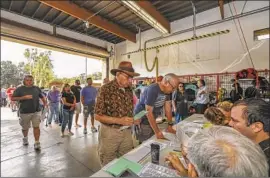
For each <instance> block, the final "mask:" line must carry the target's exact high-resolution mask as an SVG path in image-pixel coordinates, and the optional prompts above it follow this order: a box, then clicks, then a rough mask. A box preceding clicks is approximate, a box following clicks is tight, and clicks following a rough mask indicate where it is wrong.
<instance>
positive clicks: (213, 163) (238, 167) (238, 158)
mask: <svg viewBox="0 0 270 178" xmlns="http://www.w3.org/2000/svg"><path fill="white" fill-rule="evenodd" d="M184 150H186V153H185V151H184V154H183V157H184V160H185V162H186V164H187V168H185V167H184V165H183V163H182V162H181V161H180V160H179V158H178V156H177V155H175V154H173V153H170V154H169V155H168V156H167V157H166V158H165V159H166V160H167V161H169V162H170V163H169V164H170V165H171V166H172V168H174V169H175V170H177V172H178V174H179V175H181V176H183V177H267V175H268V173H267V171H268V165H267V160H266V157H265V155H264V154H263V151H262V150H261V149H260V147H259V146H258V145H257V144H255V143H254V142H252V141H251V140H250V139H248V138H247V137H245V136H243V135H242V134H241V133H239V132H237V131H236V130H234V129H233V128H230V127H223V126H213V127H210V128H209V129H202V130H200V131H199V132H198V133H196V134H195V135H194V136H192V137H191V139H190V140H189V141H188V145H187V148H185V149H184Z"/></svg>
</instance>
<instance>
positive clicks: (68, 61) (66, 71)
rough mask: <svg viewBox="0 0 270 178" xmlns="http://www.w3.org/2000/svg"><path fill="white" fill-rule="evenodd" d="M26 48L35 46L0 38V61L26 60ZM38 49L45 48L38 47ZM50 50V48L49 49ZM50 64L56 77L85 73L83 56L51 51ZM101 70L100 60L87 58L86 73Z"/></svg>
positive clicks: (16, 62) (15, 61) (14, 61)
mask: <svg viewBox="0 0 270 178" xmlns="http://www.w3.org/2000/svg"><path fill="white" fill-rule="evenodd" d="M26 48H36V47H33V46H29V45H23V44H19V43H14V42H9V41H4V40H1V61H12V62H13V63H15V64H18V63H19V62H23V61H24V62H26V61H27V60H26V58H25V57H24V55H23V53H24V51H25V49H26ZM38 49H39V50H40V51H42V50H46V49H42V48H38ZM50 51H52V50H50ZM51 59H52V64H53V66H54V69H53V71H54V74H55V75H56V76H57V77H60V78H62V77H68V78H69V77H75V76H78V75H80V74H82V73H85V57H82V56H76V55H72V54H67V53H63V52H58V51H52V54H51ZM94 72H102V62H101V61H100V60H97V59H91V58H88V61H87V74H92V73H94Z"/></svg>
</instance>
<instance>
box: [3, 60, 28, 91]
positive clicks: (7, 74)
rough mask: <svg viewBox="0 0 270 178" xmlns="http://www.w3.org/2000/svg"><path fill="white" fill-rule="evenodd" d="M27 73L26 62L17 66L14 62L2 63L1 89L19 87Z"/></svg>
mask: <svg viewBox="0 0 270 178" xmlns="http://www.w3.org/2000/svg"><path fill="white" fill-rule="evenodd" d="M26 73H27V71H26V70H25V64H24V62H20V63H19V64H18V65H15V64H13V63H12V61H1V87H5V88H7V87H9V86H10V85H14V86H18V85H19V84H21V82H22V79H23V77H24V75H25V74H26Z"/></svg>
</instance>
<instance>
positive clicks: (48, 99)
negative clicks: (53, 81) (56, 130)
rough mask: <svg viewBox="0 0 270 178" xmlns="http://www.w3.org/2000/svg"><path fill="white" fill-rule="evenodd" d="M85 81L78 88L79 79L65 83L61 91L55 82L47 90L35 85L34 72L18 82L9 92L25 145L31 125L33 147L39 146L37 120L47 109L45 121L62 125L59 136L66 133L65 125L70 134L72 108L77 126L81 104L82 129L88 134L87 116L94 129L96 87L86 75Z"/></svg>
mask: <svg viewBox="0 0 270 178" xmlns="http://www.w3.org/2000/svg"><path fill="white" fill-rule="evenodd" d="M87 83H88V85H87V86H85V87H84V88H81V86H80V81H79V80H76V81H75V85H74V86H71V87H70V85H69V84H65V85H64V86H63V88H62V91H61V92H60V91H59V90H58V89H57V87H56V86H52V88H51V91H49V92H48V93H46V92H44V88H42V90H41V89H40V88H39V87H37V86H35V85H34V83H33V76H31V75H26V76H25V77H24V79H23V85H22V86H19V87H18V88H16V89H15V90H14V92H13V93H12V95H11V96H10V97H11V100H12V101H13V102H18V103H19V111H18V113H19V114H18V116H19V123H20V125H21V127H22V133H23V145H28V144H29V142H28V131H29V128H30V127H31V125H32V127H33V131H34V137H35V143H34V148H35V149H36V150H40V148H41V147H40V142H39V137H40V128H39V127H40V123H41V120H43V119H44V118H45V115H46V111H48V116H47V120H46V122H47V123H48V124H49V126H50V127H51V125H52V121H53V120H54V121H55V123H56V124H59V126H61V137H64V136H65V130H66V126H67V129H68V134H69V135H73V132H72V124H73V115H74V112H75V127H76V128H79V127H81V125H79V124H78V119H79V114H80V113H81V105H83V116H84V130H83V133H84V134H87V120H88V118H89V116H91V131H92V132H93V133H95V132H97V129H96V128H95V126H94V106H95V100H96V96H97V89H96V88H94V87H92V79H91V78H88V79H87Z"/></svg>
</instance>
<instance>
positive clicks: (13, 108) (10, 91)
mask: <svg viewBox="0 0 270 178" xmlns="http://www.w3.org/2000/svg"><path fill="white" fill-rule="evenodd" d="M15 90H16V88H15V87H14V86H13V85H10V87H9V88H8V89H7V90H6V93H7V96H8V100H9V107H10V109H11V111H12V112H15V111H16V108H17V107H16V102H15V101H12V99H11V98H12V94H13V92H14V91H15Z"/></svg>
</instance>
